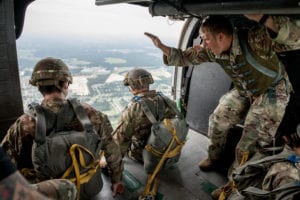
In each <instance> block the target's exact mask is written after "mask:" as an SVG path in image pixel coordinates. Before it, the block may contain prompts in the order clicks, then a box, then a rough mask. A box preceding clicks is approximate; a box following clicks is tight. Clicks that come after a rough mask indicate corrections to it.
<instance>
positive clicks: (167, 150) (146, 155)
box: [139, 93, 188, 199]
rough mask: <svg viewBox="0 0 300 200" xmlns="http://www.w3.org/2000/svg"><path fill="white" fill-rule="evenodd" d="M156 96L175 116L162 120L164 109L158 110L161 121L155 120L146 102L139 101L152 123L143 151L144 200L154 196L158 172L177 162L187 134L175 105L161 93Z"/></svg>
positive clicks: (186, 128) (185, 124) (184, 121)
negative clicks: (145, 181) (160, 114)
mask: <svg viewBox="0 0 300 200" xmlns="http://www.w3.org/2000/svg"><path fill="white" fill-rule="evenodd" d="M158 94H159V98H160V100H162V101H163V102H164V103H166V104H167V105H168V107H170V108H171V109H172V110H173V111H174V113H175V114H176V116H175V117H174V118H171V119H167V118H165V119H164V118H163V117H162V116H163V113H164V109H160V108H159V110H160V112H161V113H162V116H159V117H158V119H161V120H156V118H155V117H154V115H153V113H152V112H151V110H150V108H149V106H148V105H147V103H146V101H145V100H143V99H140V101H139V102H140V103H141V105H142V110H143V112H144V113H145V115H146V116H147V118H148V119H149V121H150V122H151V123H152V126H151V134H150V136H149V138H148V140H147V144H146V146H145V148H144V150H143V160H144V168H145V171H146V172H147V174H149V177H148V180H147V184H146V186H145V189H144V191H143V193H142V195H141V196H140V197H143V198H144V197H145V198H146V199H147V198H150V199H151V198H153V197H154V196H155V195H156V191H157V183H158V173H159V171H160V170H161V169H162V168H168V167H170V166H172V165H174V164H175V163H177V162H178V160H179V157H180V153H181V149H182V147H183V145H184V144H185V138H186V135H187V132H188V125H187V123H186V120H185V118H184V116H183V115H182V114H181V113H180V112H179V111H178V109H177V107H176V106H175V104H173V102H172V101H171V100H170V99H168V98H167V97H165V96H163V95H162V94H161V93H158Z"/></svg>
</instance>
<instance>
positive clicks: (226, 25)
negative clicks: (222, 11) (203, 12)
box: [200, 15, 233, 35]
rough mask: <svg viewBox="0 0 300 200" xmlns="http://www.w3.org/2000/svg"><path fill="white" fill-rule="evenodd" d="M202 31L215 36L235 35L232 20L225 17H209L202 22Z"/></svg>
mask: <svg viewBox="0 0 300 200" xmlns="http://www.w3.org/2000/svg"><path fill="white" fill-rule="evenodd" d="M200 29H201V30H206V31H208V32H210V33H211V34H213V35H215V34H218V33H224V34H225V35H232V34H233V26H232V24H231V22H230V20H229V19H228V18H227V17H225V16H223V15H209V16H207V17H205V18H204V19H203V21H202V24H201V27H200Z"/></svg>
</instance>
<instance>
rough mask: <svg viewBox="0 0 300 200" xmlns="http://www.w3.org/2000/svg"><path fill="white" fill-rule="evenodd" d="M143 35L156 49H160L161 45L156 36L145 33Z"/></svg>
mask: <svg viewBox="0 0 300 200" xmlns="http://www.w3.org/2000/svg"><path fill="white" fill-rule="evenodd" d="M144 34H145V35H146V36H148V37H149V38H150V39H151V40H152V42H153V44H154V45H155V46H156V47H158V48H160V46H161V44H162V43H161V41H160V39H159V38H158V37H157V36H155V35H153V34H151V33H147V32H145V33H144Z"/></svg>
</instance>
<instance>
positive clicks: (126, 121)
mask: <svg viewBox="0 0 300 200" xmlns="http://www.w3.org/2000/svg"><path fill="white" fill-rule="evenodd" d="M140 98H142V99H146V100H147V105H148V106H149V108H150V109H151V111H154V112H153V114H154V113H156V114H154V115H155V117H157V113H158V112H159V111H157V108H158V103H157V102H158V94H157V92H156V91H155V90H151V91H148V92H144V93H140V94H138V95H136V96H135V97H133V99H132V102H131V103H130V104H129V105H128V106H127V107H126V108H125V109H124V111H123V112H122V116H121V120H120V122H119V126H118V128H117V129H116V130H115V134H114V136H113V137H114V139H115V140H116V142H117V143H118V144H119V146H120V149H121V153H122V156H123V157H124V156H125V154H126V152H129V151H132V152H136V153H137V154H138V155H133V157H134V158H136V159H137V160H139V161H142V150H143V149H144V147H145V145H146V142H147V139H148V137H149V135H150V133H151V126H152V124H151V122H150V121H149V120H148V118H147V116H146V115H145V114H144V112H143V110H142V107H141V104H140V102H139V99H140ZM155 110H156V111H155ZM174 115H175V113H173V111H172V110H171V109H169V108H168V107H166V109H165V111H164V117H165V118H170V117H173V116H174Z"/></svg>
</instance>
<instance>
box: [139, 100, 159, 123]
mask: <svg viewBox="0 0 300 200" xmlns="http://www.w3.org/2000/svg"><path fill="white" fill-rule="evenodd" d="M140 103H141V105H142V110H143V112H144V113H145V115H146V116H147V118H148V119H149V121H150V122H151V123H152V124H155V123H157V122H158V121H157V120H156V118H155V117H154V115H153V114H152V112H151V110H150V109H149V107H148V105H147V103H146V102H145V101H144V100H141V101H140Z"/></svg>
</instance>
